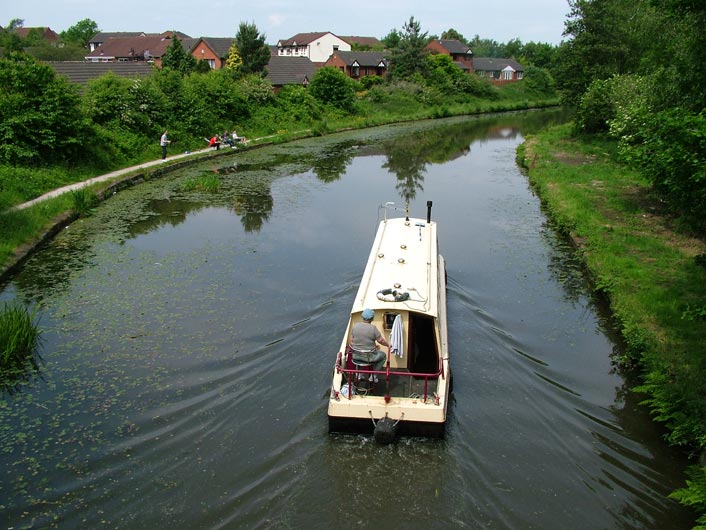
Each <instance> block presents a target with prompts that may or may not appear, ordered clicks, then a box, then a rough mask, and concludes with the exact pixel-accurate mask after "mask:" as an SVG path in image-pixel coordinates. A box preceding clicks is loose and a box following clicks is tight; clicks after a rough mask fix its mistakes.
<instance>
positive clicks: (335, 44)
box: [277, 31, 351, 66]
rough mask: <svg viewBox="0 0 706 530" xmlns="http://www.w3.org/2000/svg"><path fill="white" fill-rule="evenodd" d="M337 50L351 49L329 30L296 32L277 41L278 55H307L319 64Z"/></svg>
mask: <svg viewBox="0 0 706 530" xmlns="http://www.w3.org/2000/svg"><path fill="white" fill-rule="evenodd" d="M337 50H341V51H348V52H349V51H351V45H350V44H349V43H347V42H346V41H345V40H343V39H342V38H340V37H337V36H336V35H334V34H333V33H331V32H328V31H326V32H319V33H298V34H296V35H294V37H292V38H290V39H285V40H280V41H278V42H277V55H278V56H279V57H307V58H308V59H309V60H310V61H311V62H313V63H314V64H317V65H319V66H321V65H323V64H324V63H325V62H326V61H327V60H328V58H329V57H330V56H331V54H332V53H333V52H335V51H337Z"/></svg>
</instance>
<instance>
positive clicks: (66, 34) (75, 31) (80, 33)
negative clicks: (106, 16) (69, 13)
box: [59, 18, 99, 48]
mask: <svg viewBox="0 0 706 530" xmlns="http://www.w3.org/2000/svg"><path fill="white" fill-rule="evenodd" d="M98 31H99V30H98V24H96V23H95V22H94V21H93V20H91V19H90V18H84V19H83V20H80V21H79V22H76V24H74V25H73V26H71V27H70V28H69V29H67V30H65V31H62V32H61V33H59V36H60V37H61V39H62V40H63V41H64V42H66V43H68V44H74V45H76V46H81V47H83V48H85V47H86V46H88V42H89V41H90V40H91V39H92V38H93V36H94V35H95V34H96V33H98Z"/></svg>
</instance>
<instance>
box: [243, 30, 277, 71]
mask: <svg viewBox="0 0 706 530" xmlns="http://www.w3.org/2000/svg"><path fill="white" fill-rule="evenodd" d="M235 44H236V46H237V48H238V53H239V54H240V58H241V59H242V61H243V63H242V65H241V66H240V72H241V73H242V74H244V75H247V74H260V73H264V71H265V67H266V66H267V63H269V62H270V55H271V53H270V48H269V46H267V44H265V35H264V34H262V35H261V34H260V32H259V31H258V29H257V26H255V24H248V23H246V22H241V23H240V26H239V27H238V33H237V34H236V35H235Z"/></svg>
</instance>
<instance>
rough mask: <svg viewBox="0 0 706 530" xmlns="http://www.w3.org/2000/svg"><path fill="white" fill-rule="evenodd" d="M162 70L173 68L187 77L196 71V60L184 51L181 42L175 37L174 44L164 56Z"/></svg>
mask: <svg viewBox="0 0 706 530" xmlns="http://www.w3.org/2000/svg"><path fill="white" fill-rule="evenodd" d="M174 33H176V31H175V32H174ZM162 68H171V69H172V70H174V71H176V72H179V73H180V74H182V75H186V74H188V73H190V72H193V71H194V70H195V69H196V59H195V58H194V56H193V55H191V54H190V53H188V52H187V51H186V50H184V46H182V44H181V40H179V39H178V38H177V37H176V36H175V37H174V38H172V42H171V44H169V47H168V48H167V49H166V51H165V52H164V55H162Z"/></svg>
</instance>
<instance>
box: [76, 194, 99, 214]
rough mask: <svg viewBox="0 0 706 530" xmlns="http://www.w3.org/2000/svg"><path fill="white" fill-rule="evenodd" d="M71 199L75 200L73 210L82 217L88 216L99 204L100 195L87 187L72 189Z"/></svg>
mask: <svg viewBox="0 0 706 530" xmlns="http://www.w3.org/2000/svg"><path fill="white" fill-rule="evenodd" d="M71 199H72V201H73V210H74V211H75V212H76V213H77V214H78V215H79V216H80V217H88V216H89V215H91V214H92V213H93V210H94V209H95V207H96V206H97V205H98V197H97V196H96V194H95V193H94V192H93V191H92V190H90V189H88V188H85V187H84V188H79V189H77V190H71Z"/></svg>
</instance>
